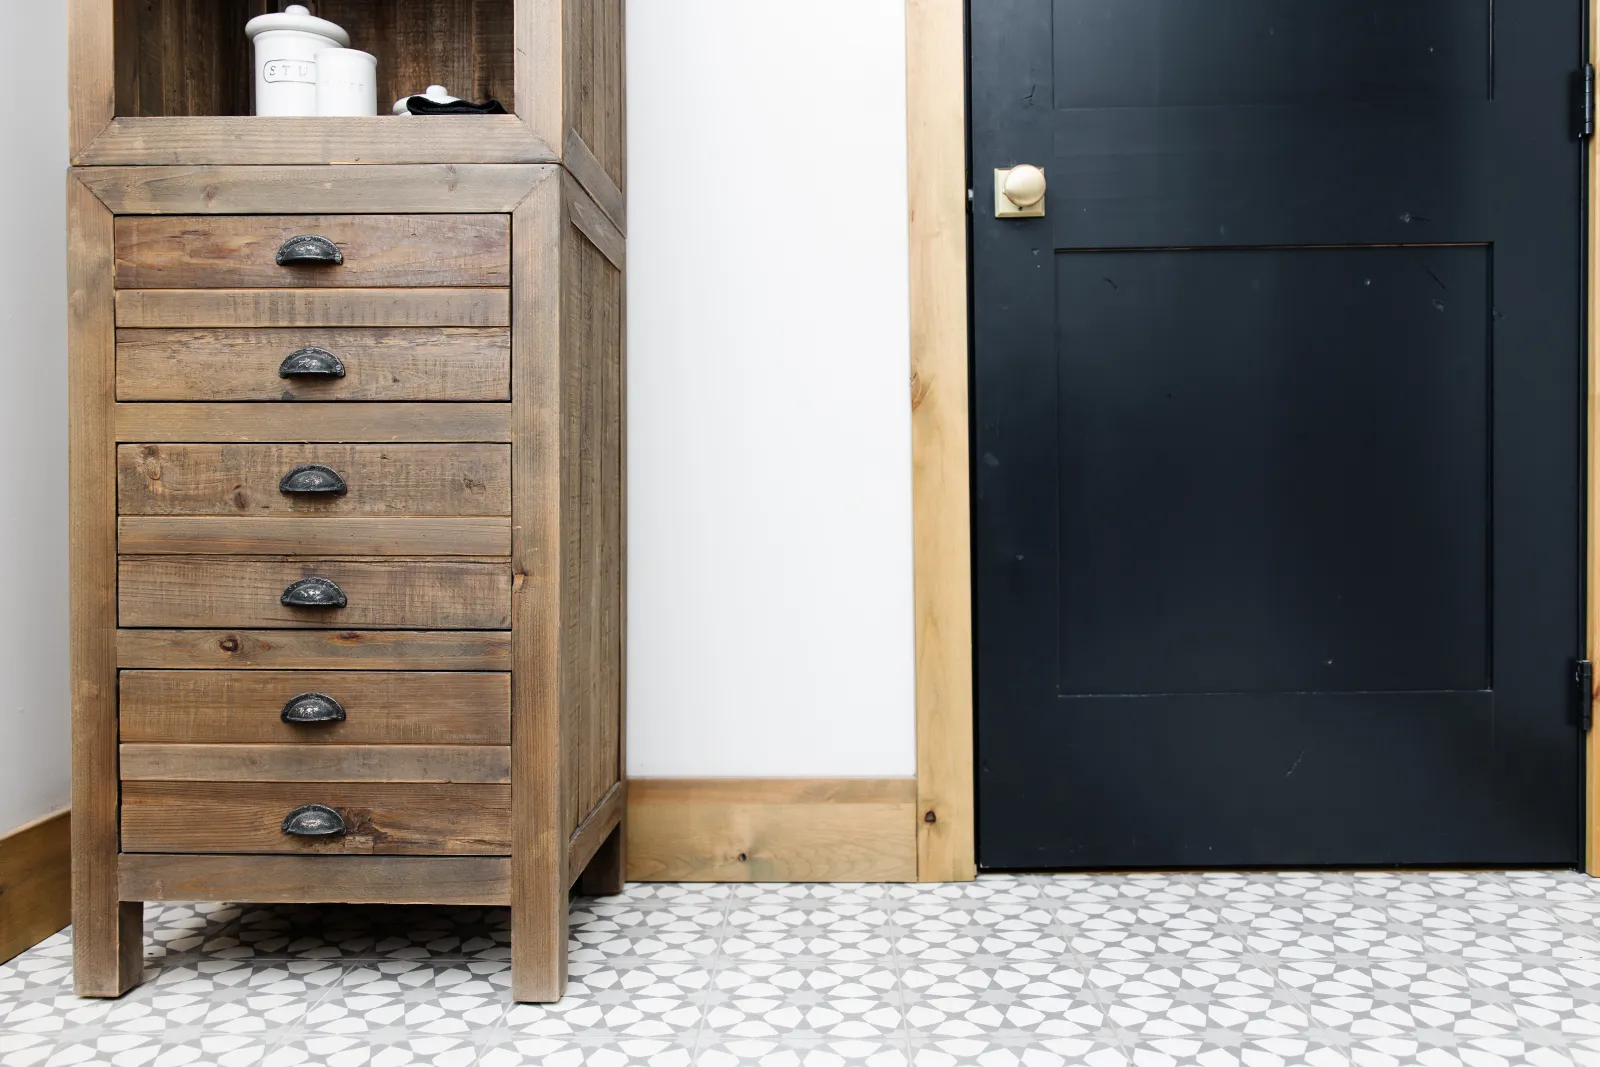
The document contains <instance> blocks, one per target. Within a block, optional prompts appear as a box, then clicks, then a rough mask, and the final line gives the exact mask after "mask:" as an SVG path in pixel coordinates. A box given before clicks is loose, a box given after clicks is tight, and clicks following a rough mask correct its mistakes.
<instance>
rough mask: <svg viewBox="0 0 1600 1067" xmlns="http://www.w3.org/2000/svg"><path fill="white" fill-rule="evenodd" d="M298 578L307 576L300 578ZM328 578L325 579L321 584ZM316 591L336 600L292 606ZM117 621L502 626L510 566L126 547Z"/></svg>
mask: <svg viewBox="0 0 1600 1067" xmlns="http://www.w3.org/2000/svg"><path fill="white" fill-rule="evenodd" d="M302 582H307V583H310V584H309V585H300V584H299V583H302ZM329 583H331V586H332V587H334V588H330V585H329ZM290 586H297V588H296V590H295V591H294V592H295V593H297V594H299V598H300V599H306V598H308V597H311V596H318V597H320V599H321V600H322V601H323V603H325V604H326V603H330V602H337V598H339V597H341V596H342V597H343V599H344V606H342V607H334V606H317V607H312V606H295V605H292V604H285V603H283V602H282V598H284V597H285V596H286V595H288V594H290ZM117 618H118V623H119V624H120V625H122V626H160V627H174V628H188V627H206V628H212V627H240V628H251V627H261V628H267V629H314V628H330V629H332V628H337V629H343V630H356V629H369V628H370V629H379V630H505V629H509V627H510V622H511V568H510V566H508V565H507V564H504V563H478V562H465V561H455V560H410V559H394V560H339V559H320V560H239V559H227V558H214V557H188V556H173V557H156V558H151V557H140V556H129V557H125V558H123V559H122V560H120V561H119V562H118V565H117Z"/></svg>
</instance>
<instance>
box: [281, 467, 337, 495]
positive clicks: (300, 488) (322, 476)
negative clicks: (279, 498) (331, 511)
mask: <svg viewBox="0 0 1600 1067" xmlns="http://www.w3.org/2000/svg"><path fill="white" fill-rule="evenodd" d="M278 492H280V493H333V494H334V495H335V496H344V494H345V493H347V492H349V487H348V486H346V485H345V484H344V479H343V478H341V477H339V472H338V471H336V470H334V469H333V468H332V467H324V466H323V465H322V464H320V463H304V464H301V465H300V466H298V467H296V468H295V469H294V470H292V471H290V472H289V473H288V474H285V475H284V476H283V478H282V479H281V480H280V481H279V482H278Z"/></svg>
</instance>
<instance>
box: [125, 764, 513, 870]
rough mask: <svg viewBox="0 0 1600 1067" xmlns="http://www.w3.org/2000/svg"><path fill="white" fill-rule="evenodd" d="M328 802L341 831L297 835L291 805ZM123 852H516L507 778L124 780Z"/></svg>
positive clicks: (432, 853) (484, 853)
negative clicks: (287, 822) (286, 825)
mask: <svg viewBox="0 0 1600 1067" xmlns="http://www.w3.org/2000/svg"><path fill="white" fill-rule="evenodd" d="M310 804H322V805H326V806H327V807H330V808H332V809H333V810H334V811H336V812H337V813H338V814H339V816H340V818H341V820H342V821H343V823H344V825H345V828H346V829H345V832H344V833H343V834H340V835H337V836H328V837H295V836H291V835H289V834H286V833H284V832H283V822H284V819H285V817H286V816H288V815H289V813H290V812H292V811H294V810H296V809H297V808H300V807H302V806H304V805H310ZM122 851H124V852H187V853H246V852H256V853H308V852H309V853H322V854H330V855H334V854H352V853H354V854H384V855H423V856H426V855H435V856H462V855H479V856H494V855H506V854H508V853H509V852H510V851H511V787H510V786H509V785H437V784H418V783H394V782H391V783H378V782H373V783H365V782H164V781H148V782H134V781H126V782H123V783H122Z"/></svg>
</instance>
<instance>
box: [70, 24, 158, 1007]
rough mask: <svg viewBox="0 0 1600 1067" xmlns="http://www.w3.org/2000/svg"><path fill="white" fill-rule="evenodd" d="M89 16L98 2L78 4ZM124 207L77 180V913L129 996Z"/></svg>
mask: <svg viewBox="0 0 1600 1067" xmlns="http://www.w3.org/2000/svg"><path fill="white" fill-rule="evenodd" d="M77 11H78V13H79V14H84V13H86V12H87V11H88V9H86V8H78V9H77ZM111 241H112V217H111V213H110V212H109V211H107V210H106V209H105V206H104V205H102V204H101V203H100V201H99V200H97V199H96V198H95V195H94V194H93V193H91V192H90V191H89V190H88V189H86V188H84V187H83V185H82V184H80V183H79V182H78V181H77V179H76V178H73V177H70V176H69V177H68V178H67V438H68V449H67V473H68V523H67V536H68V561H69V565H70V568H71V589H70V592H69V594H68V596H69V616H70V625H69V631H68V633H69V639H70V642H71V660H70V671H71V685H72V807H73V810H74V811H75V812H76V816H75V817H74V819H73V821H72V913H73V916H74V922H75V923H76V924H77V929H76V934H77V936H76V937H74V938H73V968H74V970H73V974H74V978H73V981H74V985H75V987H76V989H77V992H78V994H79V995H80V996H101V997H116V996H121V995H122V994H123V993H125V992H127V991H128V990H129V989H130V988H132V987H133V985H134V984H135V983H137V982H138V981H139V979H140V977H141V976H142V975H143V972H144V945H143V910H142V909H141V907H140V906H139V905H138V904H123V903H121V902H119V900H118V897H117V891H116V874H115V871H116V862H117V741H116V734H117V648H116V625H117V604H116V565H117V564H116V559H117V514H116V512H117V507H116V488H115V487H116V450H115V447H114V446H113V444H112V436H111V425H112V417H113V408H114V407H115V401H114V398H115V389H116V380H115V379H116V373H115V370H116V369H115V354H116V342H115V336H114V334H115V331H114V328H113V324H112V319H111V299H112V290H113V284H114V267H113V265H112V244H111Z"/></svg>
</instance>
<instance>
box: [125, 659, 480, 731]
mask: <svg viewBox="0 0 1600 1067" xmlns="http://www.w3.org/2000/svg"><path fill="white" fill-rule="evenodd" d="M119 686H120V692H121V706H122V713H121V737H122V741H123V743H124V745H126V744H128V743H144V744H166V745H172V744H183V743H188V744H212V745H252V744H254V745H286V744H295V745H302V746H312V747H317V746H326V745H336V746H339V747H341V748H349V747H350V746H353V745H390V746H393V745H466V746H483V745H509V744H510V743H511V676H510V675H509V674H490V673H479V672H465V671H450V672H444V671H392V672H391V671H315V670H293V671H271V670H258V671H248V670H210V671H195V670H175V671H173V670H168V671H152V670H125V671H123V672H122V674H121V676H120V678H119ZM304 693H323V694H326V695H327V696H330V697H332V698H333V699H334V700H337V701H338V702H339V705H340V706H341V707H343V708H344V710H345V716H346V717H345V719H344V721H342V722H332V723H323V724H318V725H316V726H304V725H291V724H289V723H286V722H284V721H283V720H282V719H281V718H280V715H281V714H282V711H283V708H284V705H286V704H288V703H289V701H291V700H294V699H295V698H296V697H298V696H300V695H302V694H304ZM474 750H476V748H475V749H474Z"/></svg>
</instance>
